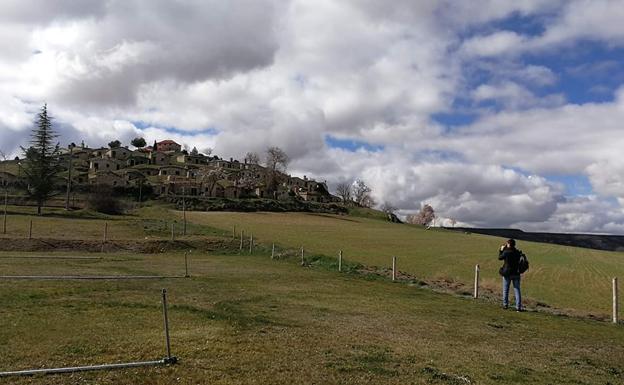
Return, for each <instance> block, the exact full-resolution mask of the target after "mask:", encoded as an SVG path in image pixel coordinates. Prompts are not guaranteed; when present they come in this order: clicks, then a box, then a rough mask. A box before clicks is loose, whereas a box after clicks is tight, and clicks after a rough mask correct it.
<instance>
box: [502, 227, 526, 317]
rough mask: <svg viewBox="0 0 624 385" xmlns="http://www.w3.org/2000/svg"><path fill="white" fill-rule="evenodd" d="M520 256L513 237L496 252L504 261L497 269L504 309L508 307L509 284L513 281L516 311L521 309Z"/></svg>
mask: <svg viewBox="0 0 624 385" xmlns="http://www.w3.org/2000/svg"><path fill="white" fill-rule="evenodd" d="M520 256H521V253H520V251H519V250H518V249H516V241H515V240H514V239H509V240H508V241H507V242H506V243H505V244H504V245H502V246H501V247H500V250H499V252H498V259H499V260H501V261H504V263H503V266H502V267H501V268H500V270H499V274H500V275H501V276H502V277H503V308H504V309H507V308H508V307H509V285H510V284H511V283H512V282H513V286H514V296H515V297H516V311H523V308H522V294H521V293H520V269H519V265H520Z"/></svg>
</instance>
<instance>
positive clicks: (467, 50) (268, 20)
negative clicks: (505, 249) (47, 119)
mask: <svg viewBox="0 0 624 385" xmlns="http://www.w3.org/2000/svg"><path fill="white" fill-rule="evenodd" d="M622 20H624V2H622V1H621V0H612V1H609V0H591V1H589V0H570V1H556V0H524V1H522V0H513V1H511V0H510V1H494V0H472V1H462V2H458V1H451V0H439V1H426V0H423V1H411V0H395V1H392V2H386V1H380V0H344V1H329V0H314V1H310V0H292V1H286V0H283V1H277V0H276V1H273V0H230V1H220V0H202V1H199V0H198V1H169V0H144V1H139V0H123V1H122V0H109V1H102V0H83V1H79V2H76V1H71V0H48V1H35V0H3V1H2V2H1V3H0V150H2V151H4V152H7V153H10V154H13V155H17V154H19V146H20V145H24V144H26V142H27V140H28V135H29V130H30V129H31V128H32V124H33V117H34V114H35V113H36V111H37V110H38V109H39V108H40V107H41V105H42V104H43V103H44V102H47V103H48V107H49V110H50V112H51V113H52V115H53V116H54V117H55V119H56V128H57V130H58V131H59V132H60V133H61V135H62V136H61V143H62V144H67V143H68V142H70V141H76V142H78V141H79V140H80V139H84V141H85V142H86V143H87V144H88V145H91V146H101V145H105V144H106V143H108V142H109V141H110V140H113V139H120V140H122V142H124V143H128V142H129V140H130V139H132V138H133V137H136V136H143V137H145V138H146V140H147V141H148V143H151V142H152V141H153V140H155V139H165V138H170V139H174V140H176V141H178V142H180V143H182V144H184V145H185V146H188V147H191V148H192V147H193V146H196V147H197V148H198V149H199V150H200V151H201V150H204V149H206V148H213V149H214V153H215V154H217V155H220V156H222V157H224V158H229V157H235V158H237V157H238V158H240V157H242V156H243V154H245V153H246V152H247V151H257V152H262V151H263V150H264V149H266V148H267V146H270V145H277V146H280V147H282V148H283V149H284V150H285V151H286V152H287V153H288V155H289V156H290V157H291V159H292V162H291V165H290V171H291V172H292V173H295V174H300V175H303V174H305V175H308V176H311V177H317V178H320V179H327V181H328V183H329V184H330V187H331V186H333V185H335V184H336V183H337V182H339V181H344V180H353V179H355V178H362V179H363V180H364V181H366V182H367V183H368V184H369V185H370V186H371V187H372V188H373V192H374V196H375V198H376V199H377V201H379V202H383V201H388V202H391V203H393V204H394V205H395V206H397V207H398V208H399V209H400V213H402V214H406V213H409V212H412V211H416V210H418V209H419V208H420V207H421V205H422V204H424V203H429V204H431V205H432V206H433V207H434V208H435V209H436V211H437V213H438V215H439V216H440V217H441V218H442V219H444V218H456V219H457V220H458V221H459V222H460V223H463V224H470V225H476V226H497V227H498V226H512V227H520V228H522V229H525V230H549V231H570V232H606V233H618V234H624V158H623V157H622V155H621V154H622V149H624V135H623V134H624V60H622V59H624V24H622Z"/></svg>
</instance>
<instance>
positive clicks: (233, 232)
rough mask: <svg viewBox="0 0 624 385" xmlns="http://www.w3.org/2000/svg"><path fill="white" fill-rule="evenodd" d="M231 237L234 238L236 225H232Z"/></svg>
mask: <svg viewBox="0 0 624 385" xmlns="http://www.w3.org/2000/svg"><path fill="white" fill-rule="evenodd" d="M232 239H236V225H234V227H232Z"/></svg>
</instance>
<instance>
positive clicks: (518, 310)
mask: <svg viewBox="0 0 624 385" xmlns="http://www.w3.org/2000/svg"><path fill="white" fill-rule="evenodd" d="M516 311H517V312H518V313H522V312H524V309H522V308H520V309H516Z"/></svg>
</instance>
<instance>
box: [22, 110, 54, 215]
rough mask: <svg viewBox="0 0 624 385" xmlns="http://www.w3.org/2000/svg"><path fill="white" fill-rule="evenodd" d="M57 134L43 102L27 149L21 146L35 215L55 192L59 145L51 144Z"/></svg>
mask: <svg viewBox="0 0 624 385" xmlns="http://www.w3.org/2000/svg"><path fill="white" fill-rule="evenodd" d="M57 136H58V135H57V134H56V132H55V131H54V130H53V129H52V118H51V117H50V116H48V106H47V104H44V105H43V107H42V108H41V112H39V114H38V116H37V123H36V127H35V128H33V130H32V134H31V140H30V145H31V146H30V147H29V148H28V149H26V148H24V147H22V150H23V151H24V155H25V157H26V162H25V166H24V174H25V175H26V181H27V182H28V194H29V195H30V197H31V198H32V199H34V200H35V201H36V202H37V215H41V208H42V207H43V205H44V204H45V202H46V200H48V199H49V198H50V197H51V196H53V195H54V193H55V185H54V182H55V178H56V175H57V174H58V172H59V171H60V165H59V145H58V143H57V144H53V141H54V139H55V138H56V137H57Z"/></svg>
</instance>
